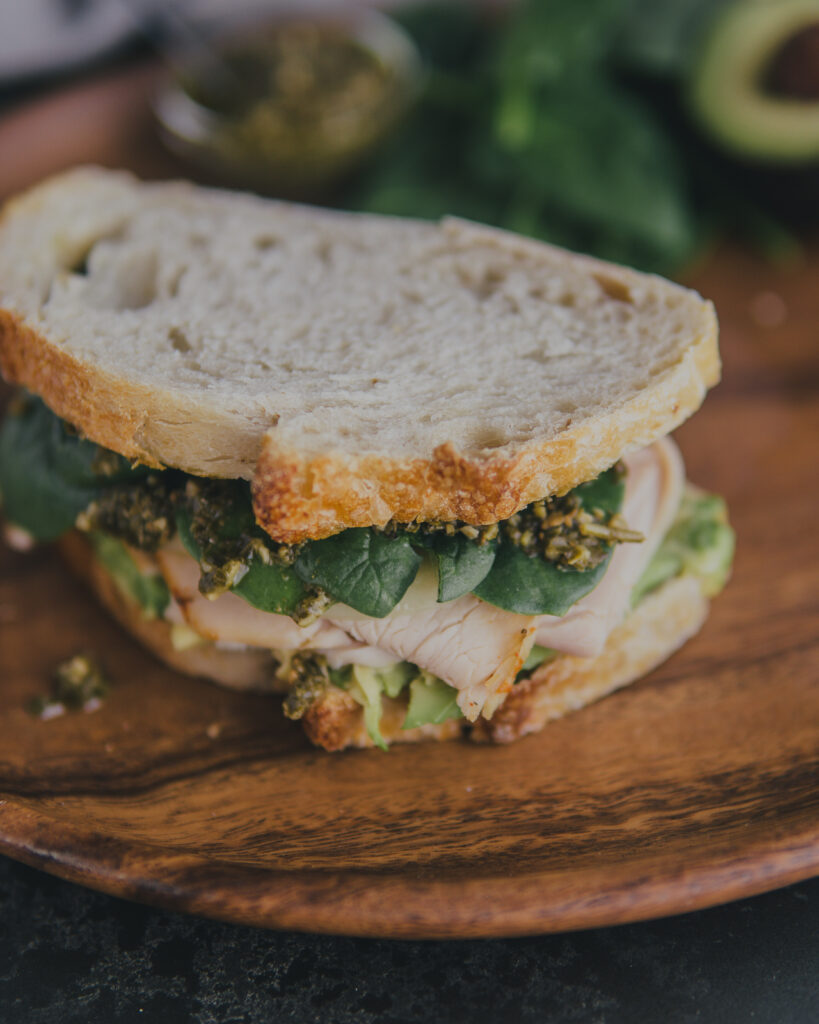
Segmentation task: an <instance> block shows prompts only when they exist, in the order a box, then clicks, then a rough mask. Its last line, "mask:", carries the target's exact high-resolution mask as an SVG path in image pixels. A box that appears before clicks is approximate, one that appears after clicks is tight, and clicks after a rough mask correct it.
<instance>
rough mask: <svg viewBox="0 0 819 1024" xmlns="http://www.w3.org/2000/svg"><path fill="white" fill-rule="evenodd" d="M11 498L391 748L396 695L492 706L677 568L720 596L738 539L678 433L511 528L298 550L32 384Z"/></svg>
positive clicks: (133, 585)
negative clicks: (334, 694)
mask: <svg viewBox="0 0 819 1024" xmlns="http://www.w3.org/2000/svg"><path fill="white" fill-rule="evenodd" d="M0 495H2V499H3V506H4V513H5V516H6V518H7V519H8V521H9V522H10V523H12V524H14V525H15V526H17V527H19V528H21V529H23V530H25V531H26V532H27V533H29V534H30V535H32V536H33V537H34V538H35V539H37V540H44V541H45V540H52V539H54V538H56V537H59V536H60V535H61V534H63V533H65V532H66V531H68V530H71V529H73V528H79V529H80V530H82V531H83V532H84V533H85V534H86V535H87V537H88V539H89V541H90V543H91V547H92V550H93V552H94V556H95V557H96V559H97V560H98V561H99V562H100V563H101V564H102V565H103V566H104V567H105V569H106V571H107V572H108V573H109V574H110V575H111V577H112V579H113V580H114V582H115V583H116V585H117V587H118V588H119V590H120V591H121V593H122V594H123V596H125V597H126V598H127V599H128V600H129V601H130V602H132V603H134V604H135V605H138V606H139V608H140V609H141V614H143V615H144V616H145V617H153V618H160V619H164V620H165V621H167V622H168V624H169V625H170V626H171V628H172V630H173V633H172V636H173V638H174V642H175V644H176V645H177V646H178V647H180V648H181V647H185V646H192V645H204V644H214V645H217V646H218V647H220V648H222V649H236V650H244V649H246V648H251V649H261V650H266V651H270V652H272V654H273V656H274V658H275V660H276V663H277V666H278V667H277V668H276V670H275V679H273V680H271V688H277V689H281V690H286V691H287V696H286V698H285V713H286V714H288V715H289V716H290V717H293V718H299V717H302V716H303V715H305V714H306V713H309V710H310V708H311V707H312V706H313V705H314V704H315V702H316V701H317V700H320V699H321V698H322V695H323V694H325V693H326V691H327V689H328V688H332V687H337V688H340V689H343V690H345V691H346V692H347V693H348V694H349V695H351V696H352V697H353V698H354V699H355V700H356V701H357V702H358V703H359V704H361V705H362V707H363V708H364V714H365V720H366V724H367V728H368V731H369V733H370V736H371V737H372V739H373V740H374V741H375V742H376V743H379V744H380V745H383V740H382V739H381V734H380V729H379V722H380V715H381V703H382V696H387V697H392V698H395V697H398V696H399V695H404V696H405V697H406V698H407V713H406V718H405V721H404V728H407V729H410V728H417V727H419V726H422V725H425V724H428V723H436V724H437V723H440V722H443V721H446V720H447V719H449V718H453V717H460V716H463V717H465V718H466V719H467V720H469V721H475V720H476V719H477V718H478V717H479V716H480V715H483V716H484V717H485V718H489V717H491V716H492V714H493V713H494V712H495V710H496V709H497V708H498V707H499V706H500V705H501V704H502V702H503V701H504V700H505V698H506V696H507V694H508V693H509V692H510V691H511V690H512V688H513V686H514V685H515V683H516V681H517V680H519V679H520V678H521V676H522V675H525V674H527V673H530V672H531V671H533V670H534V669H535V668H536V667H537V666H539V665H540V664H542V663H543V662H544V661H545V660H546V659H549V658H554V657H559V656H561V655H564V654H568V655H580V656H584V657H593V656H594V655H596V654H598V653H599V652H600V651H601V650H602V649H603V647H604V646H605V643H606V640H607V638H608V636H609V634H610V633H611V631H612V630H613V629H614V628H615V627H616V626H617V625H618V624H619V623H620V621H622V619H623V618H624V617H625V616H626V615H627V614H628V611H629V609H630V607H631V606H632V605H633V604H634V603H635V602H636V601H638V600H639V599H640V598H641V597H642V596H644V595H645V594H647V593H649V592H650V591H651V590H653V589H656V588H657V587H658V586H660V585H661V584H662V583H663V582H664V581H665V580H667V579H669V578H671V577H673V576H677V575H680V574H683V573H691V574H694V575H697V576H698V577H699V578H700V579H701V580H702V581H703V589H704V591H705V592H706V593H707V594H709V595H710V594H713V593H716V592H717V591H718V590H719V589H721V587H722V585H723V584H724V582H725V579H726V578H727V575H728V571H729V568H730V561H731V557H732V552H733V534H732V532H731V530H730V527H729V526H728V525H727V521H726V517H725V509H724V505H723V504H722V502H721V501H720V499H717V498H714V497H712V496H707V495H701V494H699V493H697V492H694V491H693V490H690V489H689V490H686V487H685V472H684V467H683V463H682V459H681V456H680V454H679V451H678V449H677V448H676V446H675V445H674V444H673V442H672V441H670V440H669V439H667V438H666V439H663V440H661V441H658V442H655V443H654V444H652V445H651V446H650V447H648V448H645V449H643V450H640V451H637V452H635V453H633V454H630V455H627V456H625V457H624V459H623V460H622V462H621V463H618V465H617V466H615V467H612V468H611V469H610V470H608V471H607V472H605V473H603V474H602V475H601V476H600V477H598V478H597V479H596V480H593V481H590V482H588V483H586V484H583V485H581V486H580V487H578V488H575V489H574V490H573V491H571V492H569V493H568V494H566V495H562V496H560V497H557V498H552V499H548V500H547V499H545V500H543V501H539V502H535V503H533V504H532V505H530V506H527V508H525V509H523V510H521V511H520V512H519V513H517V514H515V515H514V516H512V517H510V519H508V520H506V521H504V522H501V523H493V524H488V525H483V526H473V525H471V524H467V523H461V522H455V523H439V522H436V523H417V522H416V523H409V524H400V523H388V524H384V525H383V526H374V527H369V528H355V529H349V530H345V531H343V532H342V533H339V534H336V535H335V536H332V537H328V538H325V539H323V540H318V541H307V542H305V543H303V544H300V545H295V546H294V545H284V544H279V543H277V542H276V541H275V540H273V539H272V538H271V537H270V536H269V535H268V534H266V533H265V532H264V531H263V530H261V528H260V527H259V526H258V525H257V523H256V520H255V517H254V514H253V508H252V500H251V494H250V487H249V485H248V484H247V483H246V482H244V481H239V480H209V479H205V478H198V477H191V476H188V475H186V474H184V473H181V472H178V471H175V470H164V471H156V470H151V469H148V468H146V467H143V466H132V465H130V464H129V463H128V462H127V460H125V459H123V458H121V457H120V456H119V455H116V454H115V453H113V452H110V451H107V450H106V449H102V448H99V447H98V446H97V445H95V444H93V443H92V442H90V441H87V440H85V439H83V438H81V437H79V436H78V435H77V434H76V432H74V431H73V430H72V428H70V427H69V426H68V425H67V424H65V423H63V422H62V421H60V420H59V419H58V418H57V417H56V416H55V415H54V414H53V413H51V412H50V411H49V410H48V409H47V407H46V406H45V405H44V404H43V403H42V402H40V401H39V400H37V399H33V398H29V397H22V398H21V399H19V400H18V402H17V403H16V405H15V407H14V408H13V409H12V410H11V414H10V415H9V416H8V417H7V419H6V421H5V424H4V426H3V428H2V431H0Z"/></svg>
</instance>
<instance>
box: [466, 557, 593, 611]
mask: <svg viewBox="0 0 819 1024" xmlns="http://www.w3.org/2000/svg"><path fill="white" fill-rule="evenodd" d="M609 557H610V556H609ZM608 564H609V559H608V558H607V559H606V560H605V561H604V562H601V563H600V564H599V565H598V566H597V567H596V568H594V569H590V570H588V572H573V571H572V570H567V569H558V568H557V566H556V565H554V564H553V563H552V562H547V561H545V560H544V559H542V558H531V557H530V556H529V555H527V554H525V553H524V552H523V551H521V549H520V548H518V547H516V546H515V545H514V544H511V543H510V542H509V541H502V542H501V543H500V545H499V546H498V553H497V556H496V558H495V564H494V565H493V566H492V568H491V569H490V571H489V575H488V576H487V577H486V579H485V580H483V582H482V583H481V584H480V585H479V586H478V587H476V588H475V591H474V593H475V594H476V596H477V597H479V598H480V599H481V600H482V601H486V602H487V603H488V604H494V605H495V606H496V607H498V608H503V609H505V610H506V611H508V612H519V613H520V614H521V615H565V614H566V612H567V611H568V610H569V609H570V608H571V606H572V605H573V604H575V602H577V601H579V600H580V598H581V597H584V596H585V595H586V594H588V593H589V592H590V591H592V590H594V588H595V587H596V586H597V584H598V583H599V582H600V580H601V579H602V578H603V574H604V573H605V571H606V568H607V567H608Z"/></svg>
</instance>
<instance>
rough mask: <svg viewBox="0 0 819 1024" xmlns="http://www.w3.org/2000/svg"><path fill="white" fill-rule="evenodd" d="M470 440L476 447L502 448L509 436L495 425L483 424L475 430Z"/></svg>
mask: <svg viewBox="0 0 819 1024" xmlns="http://www.w3.org/2000/svg"><path fill="white" fill-rule="evenodd" d="M471 440H472V444H473V445H474V446H475V447H476V448H502V447H503V446H504V445H505V444H507V443H508V441H509V438H508V436H507V435H505V434H504V433H503V432H502V431H501V430H499V429H498V428H497V427H491V426H484V427H481V428H480V429H479V430H478V431H476V432H475V434H474V435H473V436H472V439H471Z"/></svg>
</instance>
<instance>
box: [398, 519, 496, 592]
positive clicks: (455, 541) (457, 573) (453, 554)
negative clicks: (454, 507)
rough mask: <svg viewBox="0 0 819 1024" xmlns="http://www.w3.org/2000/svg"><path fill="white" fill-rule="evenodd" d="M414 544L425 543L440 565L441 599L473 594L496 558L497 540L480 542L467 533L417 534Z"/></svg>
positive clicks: (439, 590)
mask: <svg viewBox="0 0 819 1024" xmlns="http://www.w3.org/2000/svg"><path fill="white" fill-rule="evenodd" d="M413 543H414V544H419V543H420V544H422V545H423V547H424V548H426V549H427V550H428V551H430V552H431V553H432V554H433V555H434V557H435V560H436V563H437V567H438V600H439V601H454V600H455V598H456V597H461V596H462V595H463V594H469V593H471V592H472V591H473V590H474V589H475V587H477V586H478V584H479V583H480V582H481V580H482V579H484V577H485V576H486V574H487V573H488V572H489V570H490V569H491V568H492V563H493V562H494V561H495V552H496V551H497V543H496V542H495V541H489V542H487V543H484V544H477V543H476V542H475V541H473V540H469V538H468V537H464V535H463V534H456V535H455V536H454V537H447V535H446V534H443V533H437V534H428V535H427V536H424V537H421V536H420V535H416V537H415V538H414V539H413Z"/></svg>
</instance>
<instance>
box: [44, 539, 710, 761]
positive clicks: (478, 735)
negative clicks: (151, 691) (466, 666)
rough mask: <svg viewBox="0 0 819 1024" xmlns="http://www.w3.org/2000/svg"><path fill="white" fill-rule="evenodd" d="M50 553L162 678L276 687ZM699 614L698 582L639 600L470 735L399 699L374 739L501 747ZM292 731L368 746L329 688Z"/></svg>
mask: <svg viewBox="0 0 819 1024" xmlns="http://www.w3.org/2000/svg"><path fill="white" fill-rule="evenodd" d="M60 551H61V553H62V555H63V557H64V558H65V560H66V561H67V562H68V564H69V566H70V567H71V569H72V570H73V571H74V572H75V573H76V575H77V576H79V577H80V578H81V579H83V580H84V581H85V583H86V584H87V585H88V586H90V587H91V589H92V590H93V591H94V593H95V594H96V596H97V597H98V599H99V600H100V602H101V603H102V604H103V605H104V606H105V607H106V608H107V609H108V610H109V611H110V612H111V613H112V614H113V616H114V617H115V618H116V619H117V621H118V622H119V623H120V625H122V626H123V627H124V628H125V629H127V630H128V631H129V632H130V633H132V634H133V635H134V636H135V637H136V638H137V639H138V640H140V641H141V642H142V643H143V644H145V646H146V647H148V648H149V650H151V651H152V652H153V653H154V654H155V655H156V656H157V657H158V658H160V659H161V660H162V661H164V662H165V663H166V664H168V665H170V666H171V667H172V668H175V669H176V670H177V671H179V672H184V673H185V674H186V675H193V676H201V677H203V678H205V679H211V680H213V681H214V682H217V683H221V684H222V685H224V686H230V687H232V688H233V689H238V690H255V691H257V692H262V693H264V692H266V693H271V694H275V693H281V692H282V688H283V684H282V683H280V682H279V681H278V680H277V679H276V678H275V676H274V669H275V663H274V662H273V659H272V658H271V656H270V654H269V653H268V652H267V651H262V650H258V649H250V648H249V649H247V650H241V651H226V650H220V649H219V648H217V647H215V646H214V645H213V644H203V645H202V646H200V647H192V648H189V649H188V650H184V651H179V650H176V649H175V648H174V646H173V643H172V641H171V626H170V625H169V624H168V623H167V622H164V621H162V620H161V619H153V620H146V619H145V618H144V617H143V616H142V614H141V612H140V609H139V607H138V606H137V605H136V604H135V603H134V602H133V601H129V600H128V599H127V598H125V597H124V596H123V595H122V593H121V592H120V591H119V590H118V588H117V587H116V585H115V584H114V582H113V580H112V579H111V577H110V576H109V575H108V573H107V572H106V571H105V569H103V568H102V566H101V565H100V564H99V563H98V562H97V561H96V560H95V559H94V557H93V555H92V553H91V547H90V545H89V544H88V542H87V540H86V539H85V538H84V537H83V536H82V535H81V534H79V533H77V532H76V531H73V532H71V533H68V534H66V535H65V537H63V538H62V540H61V541H60ZM707 614H708V600H707V598H706V597H705V596H704V594H703V591H702V585H701V583H700V581H699V580H698V579H696V578H695V577H693V576H688V577H680V578H678V579H674V580H670V581H669V582H668V583H665V584H664V585H663V586H662V587H660V588H659V589H658V590H656V591H654V592H653V593H651V594H649V595H648V596H647V597H645V598H644V599H643V600H642V601H641V602H640V604H639V605H638V606H637V607H636V608H635V609H634V610H633V611H632V612H631V613H630V614H629V615H628V616H627V617H626V618H625V620H624V621H623V622H622V623H621V624H620V625H619V626H618V627H617V628H616V629H615V630H614V631H613V632H612V633H611V635H610V637H609V639H608V642H607V644H606V647H605V649H604V650H603V651H602V653H601V654H599V655H598V656H597V657H594V658H577V657H571V656H569V655H560V656H558V657H557V658H555V659H554V660H553V661H550V662H547V663H546V664H545V665H543V666H542V667H541V668H540V669H539V670H537V671H536V672H535V673H534V674H533V675H532V676H531V677H530V678H529V679H525V680H523V681H521V682H520V683H518V684H517V685H516V686H515V687H514V688H513V690H512V692H511V693H510V694H509V696H508V697H507V698H506V701H505V702H504V703H503V704H502V705H501V706H500V708H499V709H498V710H497V711H496V712H495V714H494V715H493V716H492V718H491V719H489V721H485V720H481V721H480V722H479V723H478V724H477V725H475V726H471V727H470V726H468V725H467V724H466V723H465V722H464V720H463V719H450V720H449V721H448V722H443V723H442V724H440V725H424V726H421V727H419V728H417V729H408V730H403V729H402V728H401V727H402V724H403V721H404V717H405V715H406V710H407V704H406V699H405V698H404V697H403V696H402V697H399V698H396V699H391V698H388V697H384V698H383V699H382V702H383V714H382V718H381V734H382V735H383V737H384V739H385V740H386V741H387V742H388V743H415V742H421V741H425V740H449V739H457V738H459V737H460V736H462V735H464V732H465V730H466V731H468V734H469V738H470V739H472V740H473V741H477V742H494V743H510V742H512V741H513V740H517V739H520V738H521V737H523V736H526V735H527V734H529V733H533V732H539V731H540V730H541V729H542V728H543V727H544V725H546V724H547V723H548V722H550V721H552V720H553V719H555V718H561V717H562V716H563V715H565V714H567V713H568V712H570V711H577V710H579V709H580V708H582V707H585V706H586V705H587V704H591V703H592V702H593V701H596V700H600V699H601V698H602V697H605V696H606V695H607V694H609V693H611V692H612V691H614V690H617V689H619V688H620V687H623V686H626V685H627V684H628V683H631V682H633V681H634V680H636V679H640V678H641V677H642V676H644V675H646V674H647V673H648V672H650V671H651V670H652V669H653V668H655V667H656V666H657V665H659V664H660V663H661V662H663V661H665V660H666V658H669V657H670V656H671V655H672V654H673V653H674V651H676V650H677V649H678V648H679V647H681V646H682V645H683V644H684V643H685V642H686V640H688V639H689V638H690V637H692V636H693V635H694V634H695V633H696V632H697V631H698V630H699V629H700V627H701V626H702V624H703V622H704V621H705V618H706V616H707ZM302 725H303V726H304V731H305V732H306V734H307V736H308V737H309V739H310V741H311V742H312V743H314V744H316V745H317V746H320V747H324V749H325V750H330V751H336V750H343V749H345V748H346V747H372V746H374V744H373V741H372V739H371V737H370V736H369V734H368V732H367V728H366V725H365V722H364V712H363V709H362V707H361V705H360V704H357V703H356V701H355V700H353V698H352V697H351V696H350V695H349V694H348V693H346V692H345V691H344V690H340V689H336V688H335V687H332V688H331V689H329V690H328V691H327V693H326V694H325V695H324V697H322V698H321V699H320V700H318V701H317V702H316V703H315V704H313V705H312V707H311V708H310V710H309V711H308V712H307V714H306V715H305V717H304V718H303V719H302Z"/></svg>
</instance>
